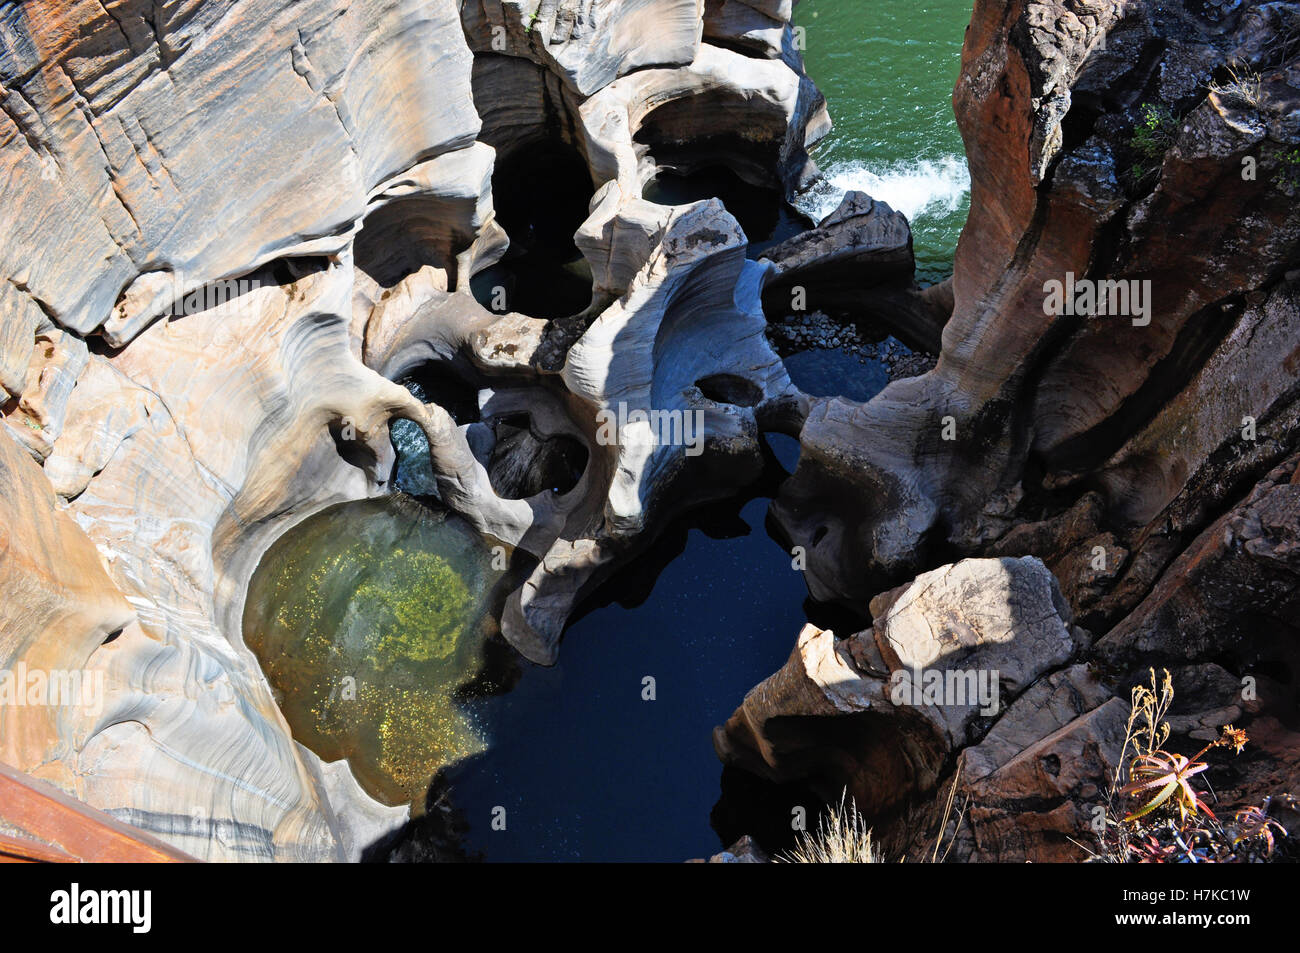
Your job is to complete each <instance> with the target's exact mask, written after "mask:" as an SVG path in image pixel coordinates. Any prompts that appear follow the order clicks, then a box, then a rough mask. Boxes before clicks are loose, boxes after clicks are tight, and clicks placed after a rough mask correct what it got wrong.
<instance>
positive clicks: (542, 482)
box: [487, 414, 589, 500]
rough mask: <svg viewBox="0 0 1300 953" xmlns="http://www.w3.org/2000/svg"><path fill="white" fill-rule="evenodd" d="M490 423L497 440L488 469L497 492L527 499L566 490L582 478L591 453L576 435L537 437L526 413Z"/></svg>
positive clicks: (490, 455)
mask: <svg viewBox="0 0 1300 953" xmlns="http://www.w3.org/2000/svg"><path fill="white" fill-rule="evenodd" d="M490 426H491V427H492V430H493V433H494V435H495V437H496V440H495V443H494V444H493V445H492V451H491V453H490V454H489V456H488V461H487V471H488V479H489V481H490V482H491V484H492V489H493V490H494V491H496V494H497V495H498V496H500V497H503V498H505V499H507V500H525V499H528V498H529V497H530V496H536V495H537V494H539V493H544V492H546V491H548V490H549V491H550V492H552V493H556V494H564V493H568V492H569V491H570V490H572V489H573V488H574V487H575V486H577V485H578V481H579V480H581V479H582V474H583V471H584V470H586V468H587V459H588V456H589V455H588V453H587V448H586V447H585V446H583V444H582V443H581V442H580V441H578V440H576V439H575V438H573V437H569V436H566V435H564V434H557V435H553V436H549V437H538V436H537V435H536V434H534V433H533V432H532V429H531V424H530V421H529V419H528V415H527V414H514V415H511V416H508V417H501V418H498V419H496V420H493V421H491V422H490Z"/></svg>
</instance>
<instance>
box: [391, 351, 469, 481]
mask: <svg viewBox="0 0 1300 953" xmlns="http://www.w3.org/2000/svg"><path fill="white" fill-rule="evenodd" d="M398 383H399V384H401V385H402V386H403V387H405V388H406V389H407V390H408V391H410V392H411V395H412V396H413V397H415V398H416V399H417V400H418V401H420V402H421V403H423V404H437V405H438V406H440V407H442V408H443V409H444V410H446V411H447V413H449V414H450V415H451V417H452V419H453V420H455V421H456V423H458V424H468V423H473V422H474V421H476V420H478V419H479V409H478V389H477V388H476V387H474V386H473V385H472V384H470V383H468V382H466V381H464V380H462V379H461V378H460V376H459V375H458V374H456V373H455V371H454V370H452V369H451V367H450V366H449V365H444V364H441V363H436V362H431V363H429V364H424V365H421V366H420V367H418V368H416V369H415V370H413V371H411V372H410V373H409V374H407V375H406V376H405V377H403V378H402V379H401V380H399V381H398ZM388 433H389V437H390V439H391V440H392V442H393V450H394V451H395V453H396V455H397V466H396V469H395V470H394V474H393V485H394V486H396V488H397V489H398V490H401V491H402V492H403V493H409V494H410V495H411V496H418V497H430V496H433V497H436V496H437V495H438V484H437V481H436V480H435V479H434V475H433V461H432V459H431V458H430V453H429V440H428V438H427V437H425V435H424V431H423V430H422V429H421V428H420V425H419V424H417V423H416V422H415V421H413V420H407V419H406V418H404V417H398V418H394V419H393V420H392V421H390V422H389V425H388Z"/></svg>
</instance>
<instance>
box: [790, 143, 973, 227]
mask: <svg viewBox="0 0 1300 953" xmlns="http://www.w3.org/2000/svg"><path fill="white" fill-rule="evenodd" d="M854 190H857V191H860V192H866V193H867V194H868V195H870V196H871V197H872V198H874V199H876V200H878V201H881V202H885V203H887V204H888V205H889V206H890V207H891V208H893V209H894V210H895V211H897V212H902V213H903V214H904V215H906V216H907V218H908V221H915V220H916V219H918V218H920V217H922V216H925V215H946V214H949V213H951V212H955V211H956V210H957V209H958V208H959V207H960V206H961V203H962V200H963V199H964V198H965V197H966V194H967V193H968V192H970V170H969V169H967V167H966V160H965V159H963V158H962V157H961V156H944V157H943V158H942V159H939V160H937V161H934V160H931V159H920V160H914V161H911V162H900V163H894V164H893V165H890V166H888V167H886V168H884V169H882V170H880V171H876V170H873V169H870V168H868V167H867V165H866V164H865V163H863V162H846V163H843V164H831V165H829V166H828V167H827V168H826V169H825V170H823V177H822V178H821V179H819V180H818V182H817V184H816V185H814V186H813V187H812V188H811V189H809V190H808V191H807V192H805V193H804V194H803V195H801V196H799V198H798V200H797V201H796V202H795V205H796V207H798V209H799V210H800V211H801V212H803V213H804V214H805V215H807V216H808V217H809V218H811V219H812V220H813V221H815V222H820V221H821V220H822V219H823V218H825V217H826V216H827V215H829V214H830V213H831V212H833V211H835V209H836V207H838V206H839V204H840V202H842V201H843V200H844V194H845V193H846V192H851V191H854Z"/></svg>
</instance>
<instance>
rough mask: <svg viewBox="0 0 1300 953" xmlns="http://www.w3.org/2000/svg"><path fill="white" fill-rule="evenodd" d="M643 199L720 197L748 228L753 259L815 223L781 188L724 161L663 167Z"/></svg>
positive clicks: (684, 201) (677, 201) (681, 201)
mask: <svg viewBox="0 0 1300 953" xmlns="http://www.w3.org/2000/svg"><path fill="white" fill-rule="evenodd" d="M642 198H644V199H646V200H647V201H650V202H656V203H658V204H659V205H689V204H691V203H692V202H702V201H706V200H708V199H718V200H720V201H721V202H722V204H723V205H725V206H726V207H727V211H728V212H730V213H731V214H732V215H733V216H734V217H735V219H736V221H737V222H739V223H740V227H741V228H742V229H744V232H745V237H746V238H747V239H748V240H749V245H748V248H747V249H746V255H747V256H748V257H750V258H757V257H758V256H759V255H761V254H762V253H763V252H764V251H766V250H767V249H769V248H771V247H772V246H773V245H776V244H778V243H779V242H783V241H785V240H786V239H787V238H791V237H793V236H795V235H798V234H799V233H800V232H803V231H806V230H807V229H809V228H811V227H812V224H813V223H812V222H811V221H810V220H809V219H808V218H806V217H805V216H804V214H803V213H802V212H800V211H799V210H798V209H796V208H795V207H794V206H792V205H791V204H790V203H789V202H787V201H786V200H785V196H784V195H782V193H781V190H780V189H776V188H772V187H770V186H766V185H755V184H753V183H752V182H749V181H747V180H746V179H744V178H742V177H741V176H740V175H738V174H737V173H736V172H734V171H733V170H732V169H730V168H729V167H727V166H726V165H720V164H712V165H708V166H704V167H702V168H695V169H691V170H689V171H688V170H685V169H675V168H672V167H671V166H662V167H660V169H659V171H658V173H657V174H656V175H655V177H654V178H653V179H651V180H650V181H649V182H648V183H647V184H646V187H645V189H643V190H642Z"/></svg>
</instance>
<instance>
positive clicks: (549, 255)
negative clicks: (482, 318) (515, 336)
mask: <svg viewBox="0 0 1300 953" xmlns="http://www.w3.org/2000/svg"><path fill="white" fill-rule="evenodd" d="M492 195H493V202H494V204H495V207H496V218H497V222H498V223H499V224H500V225H501V227H502V228H504V229H505V231H506V234H507V235H509V236H510V248H509V250H508V251H507V252H506V255H505V257H504V258H503V259H502V260H501V261H499V262H497V263H496V264H495V265H493V266H491V267H490V268H487V269H485V270H483V271H481V272H479V273H478V274H476V275H474V277H473V278H472V279H471V280H470V290H471V291H472V292H473V294H474V297H475V299H477V300H478V302H479V303H480V304H481V305H483V306H484V307H485V308H487V309H488V310H490V311H495V312H498V313H503V312H506V311H517V312H519V313H520V314H526V315H528V316H530V317H534V318H546V319H550V318H563V317H568V316H569V315H573V314H577V313H578V312H580V311H582V310H584V309H585V308H586V307H587V306H588V305H589V304H591V287H592V275H591V266H590V265H589V264H588V263H587V260H586V259H585V258H583V257H582V254H581V252H579V251H578V246H577V245H576V244H575V242H574V240H573V236H574V233H575V232H576V231H577V230H578V227H579V226H580V225H582V223H583V222H584V221H586V218H587V214H588V206H589V204H590V202H591V196H592V186H591V175H590V174H589V173H588V171H587V165H586V163H585V162H584V161H583V159H582V156H581V155H580V154H579V153H578V151H577V150H576V149H574V148H573V147H571V146H568V145H565V144H563V143H560V142H549V143H540V144H535V145H530V146H529V147H528V148H526V149H520V150H517V151H515V152H513V153H509V154H506V155H502V156H499V157H498V160H497V165H496V169H495V171H494V172H493V173H492Z"/></svg>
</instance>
